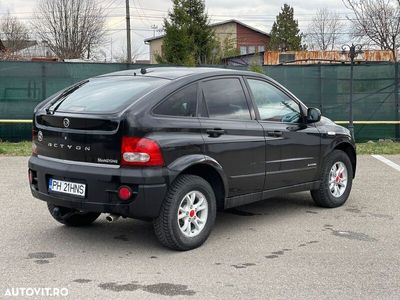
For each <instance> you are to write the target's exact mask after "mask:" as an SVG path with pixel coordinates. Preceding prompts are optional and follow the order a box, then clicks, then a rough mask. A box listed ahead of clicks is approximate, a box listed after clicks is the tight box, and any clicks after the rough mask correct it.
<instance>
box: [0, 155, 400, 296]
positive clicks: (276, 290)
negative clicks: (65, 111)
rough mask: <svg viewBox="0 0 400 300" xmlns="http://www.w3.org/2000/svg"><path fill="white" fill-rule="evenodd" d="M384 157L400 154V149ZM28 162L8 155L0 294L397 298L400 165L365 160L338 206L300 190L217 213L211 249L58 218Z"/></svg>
mask: <svg viewBox="0 0 400 300" xmlns="http://www.w3.org/2000/svg"><path fill="white" fill-rule="evenodd" d="M385 157H386V158H389V159H393V161H396V162H400V156H397V157H394V156H393V157H391V156H385ZM26 162H27V159H26V158H18V157H17V158H5V157H0V169H1V171H2V174H3V175H4V176H2V177H1V178H0V191H1V195H0V205H1V207H2V214H1V217H0V228H1V229H0V297H2V296H4V294H5V292H6V291H7V290H6V289H7V288H9V287H14V288H16V287H51V288H52V287H58V288H68V290H69V298H71V299H85V297H86V298H87V299H94V298H96V299H108V298H113V299H126V298H131V299H132V298H140V299H147V298H170V297H171V296H175V297H176V298H185V299H186V298H190V299H200V298H202V299H209V298H225V299H241V298H246V299H255V298H258V299H261V298H263V299H268V298H273V299H277V298H278V299H293V298H296V299H312V298H314V299H321V298H327V299H339V298H340V299H347V298H358V299H376V298H379V299H382V298H384V299H399V297H400V251H399V247H400V196H399V195H400V184H399V183H400V172H398V171H396V170H394V169H392V168H391V167H389V166H387V165H385V164H383V163H382V162H380V161H378V160H376V159H374V158H372V157H370V156H363V157H359V167H358V174H357V178H356V181H355V182H354V186H353V191H352V193H351V196H350V199H349V200H348V202H347V204H346V205H345V206H343V207H341V208H338V209H331V210H326V209H320V208H317V207H315V206H313V203H312V201H311V198H310V196H309V194H308V193H298V194H293V195H288V196H282V197H280V198H274V199H271V200H267V201H264V202H260V203H256V204H252V205H247V206H244V207H241V208H239V209H238V210H237V211H236V212H230V213H227V212H225V213H220V214H219V215H218V217H217V224H216V228H215V230H214V231H213V233H212V235H211V237H210V239H209V240H208V242H207V243H206V244H205V245H203V247H201V248H199V249H196V250H194V251H190V252H184V253H181V252H173V251H169V250H167V249H164V248H162V247H161V246H160V245H159V244H158V243H157V241H156V239H155V237H154V235H153V232H152V226H151V224H149V223H145V222H141V221H135V220H120V221H118V222H117V223H114V224H107V223H106V222H105V220H104V217H102V218H101V219H99V220H98V221H97V222H96V223H95V224H94V225H93V226H91V227H88V228H81V229H78V228H66V227H64V226H61V225H59V224H57V223H56V222H55V221H53V220H52V219H51V217H50V215H49V214H48V212H47V210H46V206H45V203H44V202H41V201H39V200H35V199H33V198H32V196H31V195H30V192H29V190H28V186H27V182H26V180H27V179H26V177H27V176H26V173H27V171H26Z"/></svg>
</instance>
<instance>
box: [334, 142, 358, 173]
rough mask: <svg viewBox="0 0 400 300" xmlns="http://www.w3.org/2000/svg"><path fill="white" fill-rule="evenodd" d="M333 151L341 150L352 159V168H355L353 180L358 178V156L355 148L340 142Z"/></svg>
mask: <svg viewBox="0 0 400 300" xmlns="http://www.w3.org/2000/svg"><path fill="white" fill-rule="evenodd" d="M333 150H341V151H343V152H344V153H346V154H347V156H348V157H349V158H350V161H351V166H352V168H353V178H354V177H355V176H356V168H357V155H356V149H355V147H354V146H353V145H352V144H351V143H348V142H339V143H337V144H335V145H334V147H333V148H332V151H333Z"/></svg>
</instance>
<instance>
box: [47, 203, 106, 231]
mask: <svg viewBox="0 0 400 300" xmlns="http://www.w3.org/2000/svg"><path fill="white" fill-rule="evenodd" d="M47 208H48V209H49V212H50V215H51V216H52V217H53V218H54V219H55V220H56V221H57V222H60V223H61V224H64V225H67V226H71V227H80V226H87V225H90V224H92V223H93V222H94V221H96V219H97V218H98V217H99V216H100V213H95V212H85V213H83V212H79V211H77V210H75V209H72V208H68V207H62V206H56V205H54V204H51V203H47ZM55 208H58V210H57V209H56V210H55Z"/></svg>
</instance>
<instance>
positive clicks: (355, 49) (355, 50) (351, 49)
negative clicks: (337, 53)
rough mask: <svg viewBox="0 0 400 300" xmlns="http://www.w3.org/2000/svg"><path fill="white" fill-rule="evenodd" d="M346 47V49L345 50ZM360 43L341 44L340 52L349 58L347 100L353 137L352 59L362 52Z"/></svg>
mask: <svg viewBox="0 0 400 300" xmlns="http://www.w3.org/2000/svg"><path fill="white" fill-rule="evenodd" d="M347 49H348V50H347ZM361 49H362V45H354V44H351V46H350V45H343V46H342V54H347V55H348V56H349V58H350V62H351V65H350V101H349V130H350V134H351V136H352V137H353V139H354V122H353V119H354V118H353V74H354V59H355V58H356V57H357V55H358V54H361V53H363V51H362V50H361Z"/></svg>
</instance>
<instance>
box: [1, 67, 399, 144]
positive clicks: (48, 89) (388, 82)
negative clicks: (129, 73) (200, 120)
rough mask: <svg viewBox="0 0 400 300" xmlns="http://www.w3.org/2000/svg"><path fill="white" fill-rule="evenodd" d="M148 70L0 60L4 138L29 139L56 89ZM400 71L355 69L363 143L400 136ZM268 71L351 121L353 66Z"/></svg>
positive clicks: (328, 113) (356, 112) (328, 112)
mask: <svg viewBox="0 0 400 300" xmlns="http://www.w3.org/2000/svg"><path fill="white" fill-rule="evenodd" d="M144 66H146V65H128V64H93V63H49V62H0V139H1V140H9V141H17V140H24V139H30V135H31V124H30V123H23V122H29V120H31V118H32V111H33V108H34V107H35V106H36V105H37V104H38V103H39V102H40V101H41V100H43V99H45V98H46V97H48V96H50V95H51V94H53V93H55V92H56V91H58V90H60V89H62V88H64V87H66V86H69V85H71V84H72V83H74V82H77V81H80V80H82V79H85V78H89V77H92V76H96V75H100V74H105V73H110V72H115V71H120V70H126V69H136V68H141V67H144ZM213 67H221V66H213ZM235 68H236V69H246V67H235ZM398 69H399V68H398V66H397V65H395V64H368V65H366V64H363V65H356V66H354V85H353V95H354V96H353V112H354V120H355V121H357V122H359V123H356V125H355V134H356V139H357V140H358V141H362V140H368V139H379V138H390V139H396V138H397V139H398V138H399V132H398V130H399V124H398V123H399V122H398V121H399V118H398V110H399V106H398V97H399V95H398V90H397V85H396V83H398V77H399V70H398ZM264 71H265V73H266V74H267V75H268V76H270V77H272V78H274V79H275V80H277V81H278V82H280V83H282V84H283V85H284V86H286V87H287V88H289V89H290V90H291V91H292V92H293V93H294V94H295V95H296V96H297V97H298V98H300V99H301V100H302V101H303V102H305V103H306V104H307V105H308V106H313V107H318V108H320V109H321V111H322V113H323V114H324V115H325V116H327V117H329V118H331V119H333V120H334V121H347V120H348V119H349V99H350V66H349V65H291V66H265V67H264ZM396 71H397V76H396ZM10 119H12V120H15V121H14V123H11V121H9V120H10ZM24 120H25V121H24ZM385 122H386V123H385ZM388 122H391V123H388ZM396 122H397V124H396ZM378 123H379V124H378Z"/></svg>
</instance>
